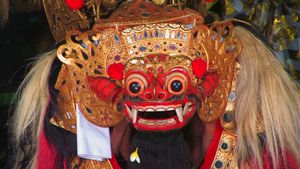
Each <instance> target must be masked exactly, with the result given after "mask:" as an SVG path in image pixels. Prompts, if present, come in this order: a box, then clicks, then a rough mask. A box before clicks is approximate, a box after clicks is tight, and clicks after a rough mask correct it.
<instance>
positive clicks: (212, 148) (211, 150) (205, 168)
mask: <svg viewBox="0 0 300 169" xmlns="http://www.w3.org/2000/svg"><path fill="white" fill-rule="evenodd" d="M222 132H223V128H222V126H221V122H220V121H218V122H217V124H216V128H215V132H214V137H213V139H212V141H211V143H210V145H209V147H208V149H207V152H206V154H205V159H204V162H203V164H202V165H201V167H200V169H209V168H211V165H212V163H213V161H214V159H215V155H216V152H217V149H218V145H219V141H220V138H221V135H222Z"/></svg>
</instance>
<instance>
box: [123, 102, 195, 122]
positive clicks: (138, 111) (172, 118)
mask: <svg viewBox="0 0 300 169" xmlns="http://www.w3.org/2000/svg"><path fill="white" fill-rule="evenodd" d="M124 106H125V107H126V112H125V114H126V115H127V116H129V118H130V119H131V121H132V123H133V124H134V125H138V126H152V127H161V126H172V125H177V124H180V125H179V126H182V125H183V123H184V121H185V119H187V118H188V117H190V116H192V114H193V113H194V111H195V104H194V102H193V101H188V102H185V103H181V104H168V105H155V104H152V105H151V104H149V103H148V104H146V105H145V104H144V105H143V104H139V105H131V106H130V105H128V104H126V103H124Z"/></svg>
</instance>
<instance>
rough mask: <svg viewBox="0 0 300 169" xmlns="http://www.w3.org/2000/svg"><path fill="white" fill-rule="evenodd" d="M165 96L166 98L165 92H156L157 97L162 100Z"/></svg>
mask: <svg viewBox="0 0 300 169" xmlns="http://www.w3.org/2000/svg"><path fill="white" fill-rule="evenodd" d="M165 98H166V95H165V93H159V94H158V99H160V100H163V99H165Z"/></svg>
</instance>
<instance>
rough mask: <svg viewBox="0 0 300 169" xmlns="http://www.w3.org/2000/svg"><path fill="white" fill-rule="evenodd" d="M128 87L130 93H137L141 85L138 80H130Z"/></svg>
mask: <svg viewBox="0 0 300 169" xmlns="http://www.w3.org/2000/svg"><path fill="white" fill-rule="evenodd" d="M129 89H130V91H131V92H132V93H138V92H140V91H141V85H140V84H139V83H138V82H132V83H131V84H130V86H129Z"/></svg>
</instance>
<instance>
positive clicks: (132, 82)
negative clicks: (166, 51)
mask: <svg viewBox="0 0 300 169" xmlns="http://www.w3.org/2000/svg"><path fill="white" fill-rule="evenodd" d="M145 86H147V81H146V79H145V77H144V76H143V75H140V74H131V75H130V76H128V78H127V79H126V90H127V92H128V93H129V94H130V95H131V96H138V95H139V94H141V93H142V92H143V90H144V89H145Z"/></svg>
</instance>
